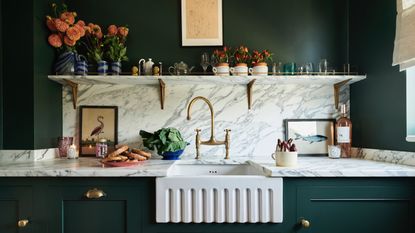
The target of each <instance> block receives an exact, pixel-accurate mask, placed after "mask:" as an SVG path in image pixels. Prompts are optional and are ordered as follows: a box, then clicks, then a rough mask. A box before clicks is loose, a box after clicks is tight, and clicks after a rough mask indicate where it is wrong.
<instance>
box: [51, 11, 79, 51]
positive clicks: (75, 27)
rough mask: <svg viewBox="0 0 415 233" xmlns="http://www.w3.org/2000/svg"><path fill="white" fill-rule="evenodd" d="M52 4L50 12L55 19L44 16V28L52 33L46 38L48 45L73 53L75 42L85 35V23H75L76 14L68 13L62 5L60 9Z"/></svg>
mask: <svg viewBox="0 0 415 233" xmlns="http://www.w3.org/2000/svg"><path fill="white" fill-rule="evenodd" d="M58 8H59V7H58V6H57V5H56V4H55V3H53V4H52V10H53V12H54V15H55V17H51V16H49V15H47V16H46V26H47V27H48V29H49V30H50V31H51V32H52V34H51V35H49V37H48V42H49V44H50V45H51V46H52V47H54V48H58V49H66V50H70V51H73V50H75V46H76V44H77V42H78V41H79V40H80V39H81V37H83V36H84V35H85V30H86V28H85V22H84V21H82V20H79V21H78V22H76V23H75V21H76V17H77V14H76V12H72V11H68V9H67V6H66V5H65V4H62V7H60V8H61V9H58Z"/></svg>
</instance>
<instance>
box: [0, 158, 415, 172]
mask: <svg viewBox="0 0 415 233" xmlns="http://www.w3.org/2000/svg"><path fill="white" fill-rule="evenodd" d="M174 163H180V164H198V165H200V166H203V165H206V164H223V165H225V164H250V165H251V166H253V167H254V168H255V169H258V170H259V171H261V172H262V173H263V174H265V175H266V176H270V177H415V167H413V166H406V165H399V164H392V163H385V162H377V161H371V160H363V159H356V158H352V159H329V158H327V157H300V158H299V160H298V166H297V167H276V166H275V162H274V161H273V160H271V159H261V160H259V159H257V158H254V157H239V158H238V159H232V160H223V159H207V160H194V159H190V160H179V161H165V160H159V159H151V160H148V161H144V162H143V163H142V164H140V165H138V166H133V167H125V168H114V167H104V166H103V165H102V164H101V163H100V162H99V160H98V159H96V158H79V159H75V160H69V159H53V160H44V161H38V162H26V163H16V162H14V163H11V162H9V163H5V162H3V163H0V176H1V177H160V176H166V175H167V171H168V169H169V168H170V167H171V166H172V165H173V164H174Z"/></svg>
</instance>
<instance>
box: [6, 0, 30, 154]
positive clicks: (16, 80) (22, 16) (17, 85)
mask: <svg viewBox="0 0 415 233" xmlns="http://www.w3.org/2000/svg"><path fill="white" fill-rule="evenodd" d="M2 4H3V6H2V17H3V18H2V23H3V24H2V30H3V35H4V36H3V58H4V59H3V104H4V106H3V121H4V124H3V126H4V128H3V137H4V138H3V143H4V148H5V149H12V148H16V149H21V148H22V149H30V148H33V146H34V144H33V131H34V122H33V110H34V106H33V40H32V36H31V35H32V34H33V13H32V9H33V8H32V6H33V3H32V2H31V1H25V3H24V4H22V3H21V2H19V1H2ZM17 15H18V16H17ZM6 35H7V36H6Z"/></svg>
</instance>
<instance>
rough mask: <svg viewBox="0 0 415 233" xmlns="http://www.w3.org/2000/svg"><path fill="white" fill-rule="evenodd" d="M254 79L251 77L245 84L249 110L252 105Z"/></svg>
mask: <svg viewBox="0 0 415 233" xmlns="http://www.w3.org/2000/svg"><path fill="white" fill-rule="evenodd" d="M255 81H256V79H252V80H251V81H250V82H249V83H248V85H247V92H248V93H247V94H248V109H249V110H251V106H252V87H253V86H254V83H255Z"/></svg>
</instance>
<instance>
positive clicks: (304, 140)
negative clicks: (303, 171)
mask: <svg viewBox="0 0 415 233" xmlns="http://www.w3.org/2000/svg"><path fill="white" fill-rule="evenodd" d="M335 124H336V120H335V119H286V120H284V125H285V140H288V139H290V138H292V139H293V143H294V144H295V145H296V146H297V150H298V155H310V156H319V155H320V156H326V155H328V145H334V144H335V137H334V135H335V132H334V131H335Z"/></svg>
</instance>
